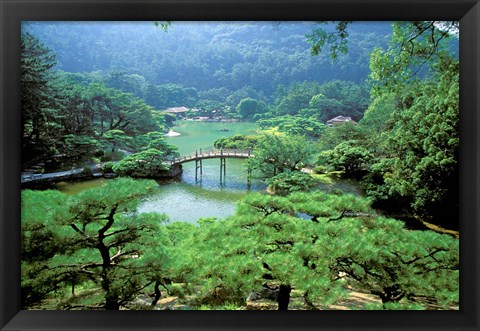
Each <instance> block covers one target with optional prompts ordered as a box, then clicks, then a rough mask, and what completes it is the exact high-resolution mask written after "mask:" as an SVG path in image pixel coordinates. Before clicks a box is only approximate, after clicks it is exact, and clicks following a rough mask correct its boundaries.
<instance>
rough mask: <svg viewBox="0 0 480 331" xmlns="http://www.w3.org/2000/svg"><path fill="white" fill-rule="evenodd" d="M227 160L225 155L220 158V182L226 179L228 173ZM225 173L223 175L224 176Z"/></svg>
mask: <svg viewBox="0 0 480 331" xmlns="http://www.w3.org/2000/svg"><path fill="white" fill-rule="evenodd" d="M226 161H227V160H226V159H225V158H224V157H221V158H220V182H222V179H223V181H225V176H226V173H227V162H226ZM222 175H223V176H222Z"/></svg>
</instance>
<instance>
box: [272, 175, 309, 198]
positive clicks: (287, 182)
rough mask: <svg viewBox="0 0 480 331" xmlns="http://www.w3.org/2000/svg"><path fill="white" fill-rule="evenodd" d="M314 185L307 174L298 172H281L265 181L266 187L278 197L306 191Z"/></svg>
mask: <svg viewBox="0 0 480 331" xmlns="http://www.w3.org/2000/svg"><path fill="white" fill-rule="evenodd" d="M315 183H316V181H315V179H313V178H312V177H311V176H310V175H309V174H306V173H303V172H300V171H287V172H282V173H280V174H278V175H276V176H275V177H272V178H269V179H267V184H268V186H269V187H270V188H271V189H272V190H274V191H275V193H276V194H279V195H286V194H288V193H291V192H295V191H302V190H306V189H309V188H310V187H312V186H314V185H315Z"/></svg>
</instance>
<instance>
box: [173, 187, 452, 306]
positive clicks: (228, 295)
mask: <svg viewBox="0 0 480 331" xmlns="http://www.w3.org/2000/svg"><path fill="white" fill-rule="evenodd" d="M298 212H302V213H305V214H308V215H310V216H311V217H312V221H307V220H302V219H300V218H297V217H296V216H295V215H296V214H297V213H298ZM187 228H188V229H187ZM175 233H176V238H179V239H177V240H176V242H177V244H176V245H177V246H176V247H177V248H178V250H179V252H182V253H181V255H180V256H179V260H178V261H177V263H178V264H179V266H180V270H182V272H181V275H182V280H183V281H184V282H187V283H197V282H201V283H202V287H201V289H198V288H197V289H196V290H193V287H192V288H191V291H192V292H191V293H192V294H194V295H195V296H196V297H197V300H198V302H200V303H201V302H203V303H204V304H210V305H221V304H223V303H226V302H236V303H239V304H240V303H242V302H244V300H245V298H246V296H247V295H248V293H250V292H251V291H252V289H254V288H259V287H260V286H262V285H263V286H265V285H267V286H270V287H275V286H277V289H278V286H279V285H280V284H281V285H282V286H285V287H288V286H292V287H294V288H295V289H296V291H299V292H300V293H302V295H303V296H304V297H306V298H307V299H308V300H309V302H311V303H312V304H313V305H314V306H316V307H328V305H330V304H332V303H334V302H336V300H340V299H341V298H342V297H345V296H346V294H347V292H346V290H345V286H347V285H350V286H352V287H353V288H354V289H359V290H364V291H368V292H369V293H371V294H374V295H377V296H378V297H379V298H380V299H381V300H382V302H383V303H384V305H383V306H375V307H370V308H375V309H399V308H403V309H425V305H426V304H427V302H430V303H434V304H435V305H438V306H440V307H442V308H444V309H449V308H450V307H451V306H452V305H456V304H458V268H459V264H458V240H456V239H454V238H451V237H450V236H447V235H441V234H437V233H434V232H432V231H412V230H407V229H406V228H405V227H404V225H403V223H402V222H400V221H397V220H393V219H386V218H383V217H379V216H377V215H376V213H375V212H374V211H373V210H372V209H371V207H370V201H369V200H368V199H365V198H360V197H358V196H355V195H351V194H342V195H332V194H327V193H324V192H308V193H306V192H293V193H291V194H289V195H288V196H287V197H285V198H283V197H278V196H269V195H264V194H250V195H248V196H247V197H246V198H245V199H244V200H243V201H241V202H240V204H239V206H238V209H237V212H236V214H235V216H234V217H231V218H227V219H225V220H220V221H215V220H209V221H204V222H201V223H200V226H199V227H197V228H194V227H192V226H191V225H189V226H188V227H187V226H186V225H185V228H184V229H182V228H179V225H177V226H176V231H175ZM184 234H185V235H184ZM198 259H200V260H201V261H203V263H202V264H201V265H198V264H197V265H198V267H196V268H193V267H192V265H191V263H193V261H195V260H198ZM282 300H283V299H279V300H278V303H279V308H280V305H282V307H284V308H285V305H284V303H283V304H282V303H281V302H282ZM286 300H287V301H288V298H287V299H286ZM286 306H287V307H288V302H287V304H286ZM366 308H368V307H366Z"/></svg>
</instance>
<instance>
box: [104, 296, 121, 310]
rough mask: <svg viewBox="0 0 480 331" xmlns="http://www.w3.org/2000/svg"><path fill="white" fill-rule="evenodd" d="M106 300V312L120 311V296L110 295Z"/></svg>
mask: <svg viewBox="0 0 480 331" xmlns="http://www.w3.org/2000/svg"><path fill="white" fill-rule="evenodd" d="M105 299H106V300H105V310H120V304H119V303H118V295H108V296H107V297H106V298H105Z"/></svg>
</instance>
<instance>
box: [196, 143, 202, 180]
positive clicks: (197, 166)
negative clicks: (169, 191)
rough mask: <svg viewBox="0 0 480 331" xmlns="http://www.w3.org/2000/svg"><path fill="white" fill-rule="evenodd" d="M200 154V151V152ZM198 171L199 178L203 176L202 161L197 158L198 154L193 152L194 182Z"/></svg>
mask: <svg viewBox="0 0 480 331" xmlns="http://www.w3.org/2000/svg"><path fill="white" fill-rule="evenodd" d="M200 153H201V150H200ZM199 169H200V177H201V176H202V174H203V170H202V159H199V158H198V152H195V181H197V179H198V170H199Z"/></svg>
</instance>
